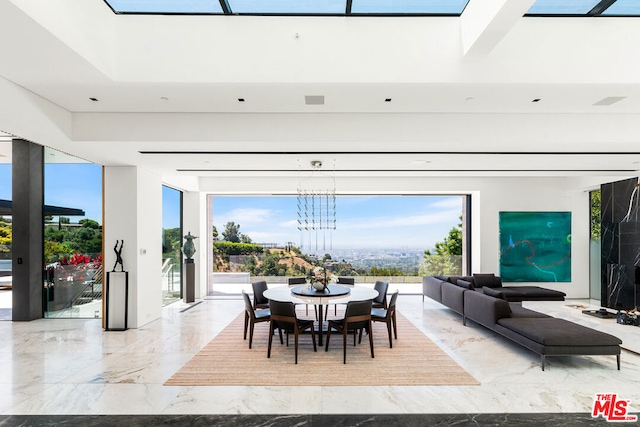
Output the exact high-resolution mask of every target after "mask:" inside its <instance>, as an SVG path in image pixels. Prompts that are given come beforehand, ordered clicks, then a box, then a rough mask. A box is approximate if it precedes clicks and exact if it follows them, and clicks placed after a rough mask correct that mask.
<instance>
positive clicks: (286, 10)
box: [229, 0, 346, 14]
mask: <svg viewBox="0 0 640 427" xmlns="http://www.w3.org/2000/svg"><path fill="white" fill-rule="evenodd" d="M229 6H230V7H231V11H232V13H257V14H270V13H273V14H344V13H345V7H346V4H345V1H344V0H320V1H317V0H296V1H291V0H272V1H263V0H229Z"/></svg>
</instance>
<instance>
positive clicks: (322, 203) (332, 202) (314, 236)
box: [297, 160, 336, 251]
mask: <svg viewBox="0 0 640 427" xmlns="http://www.w3.org/2000/svg"><path fill="white" fill-rule="evenodd" d="M321 168H322V162H321V161H320V160H313V161H311V169H312V171H311V175H310V176H308V177H306V178H301V179H300V182H299V183H298V195H297V204H298V231H300V248H301V249H303V248H304V240H305V234H306V235H307V245H308V248H309V249H310V248H311V247H312V246H313V244H314V243H315V249H316V251H317V250H318V235H321V238H322V250H326V244H327V241H326V240H327V234H329V248H330V249H333V234H332V233H333V230H335V229H336V180H335V176H334V175H327V174H326V173H323V172H322V171H321V170H320V169H321ZM314 241H315V242H314Z"/></svg>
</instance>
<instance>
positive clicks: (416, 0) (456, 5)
mask: <svg viewBox="0 0 640 427" xmlns="http://www.w3.org/2000/svg"><path fill="white" fill-rule="evenodd" d="M467 2H468V0H454V1H452V0H426V1H425V0H353V4H352V6H351V13H363V14H366V13H371V14H395V13H398V14H431V13H433V14H453V15H460V14H461V13H462V11H463V10H464V8H465V6H466V5H467Z"/></svg>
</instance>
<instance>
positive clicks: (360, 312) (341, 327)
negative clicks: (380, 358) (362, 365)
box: [324, 300, 374, 363]
mask: <svg viewBox="0 0 640 427" xmlns="http://www.w3.org/2000/svg"><path fill="white" fill-rule="evenodd" d="M371 308H372V301H371V300H365V301H349V302H348V303H347V309H346V311H345V314H344V319H337V320H333V319H332V320H329V322H328V327H327V344H326V346H325V348H324V351H329V340H330V338H331V329H332V328H333V329H335V330H336V331H338V332H339V333H341V334H342V351H343V353H344V354H343V363H347V335H348V334H349V332H353V345H354V346H355V345H356V335H358V331H361V330H362V329H366V330H367V331H369V346H370V347H371V357H374V356H373V329H372V328H371ZM360 337H361V339H362V334H361V335H360Z"/></svg>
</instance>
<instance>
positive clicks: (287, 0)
mask: <svg viewBox="0 0 640 427" xmlns="http://www.w3.org/2000/svg"><path fill="white" fill-rule="evenodd" d="M104 1H105V3H107V5H109V7H110V8H111V9H112V10H113V11H114V12H115V13H117V14H166V15H171V14H176V15H178V14H180V15H203V14H204V15H207V14H208V15H216V14H225V15H332V16H345V15H391V16H403V15H407V16H423V15H424V16H430V15H434V16H460V15H461V14H462V11H463V10H464V8H465V7H466V5H467V3H468V2H469V0H104Z"/></svg>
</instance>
